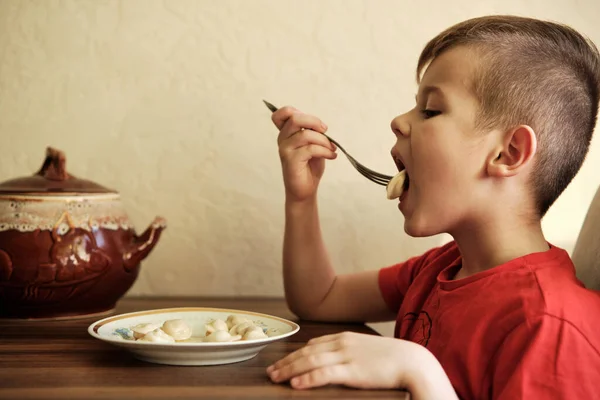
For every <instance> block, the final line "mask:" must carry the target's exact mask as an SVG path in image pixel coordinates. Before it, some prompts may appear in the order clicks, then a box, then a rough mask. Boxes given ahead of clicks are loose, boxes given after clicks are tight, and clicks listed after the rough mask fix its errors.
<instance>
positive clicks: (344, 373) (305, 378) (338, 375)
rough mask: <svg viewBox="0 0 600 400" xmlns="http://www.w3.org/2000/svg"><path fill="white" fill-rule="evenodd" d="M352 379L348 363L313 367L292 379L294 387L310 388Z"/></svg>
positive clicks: (291, 382)
mask: <svg viewBox="0 0 600 400" xmlns="http://www.w3.org/2000/svg"><path fill="white" fill-rule="evenodd" d="M349 380H350V367H349V366H348V364H337V365H329V366H327V367H323V368H317V369H313V370H312V371H310V372H307V373H305V374H302V375H300V376H296V377H294V378H292V379H291V380H290V384H291V385H292V387H293V388H294V389H308V388H314V387H320V386H325V385H343V384H345V383H347V382H348V381H349Z"/></svg>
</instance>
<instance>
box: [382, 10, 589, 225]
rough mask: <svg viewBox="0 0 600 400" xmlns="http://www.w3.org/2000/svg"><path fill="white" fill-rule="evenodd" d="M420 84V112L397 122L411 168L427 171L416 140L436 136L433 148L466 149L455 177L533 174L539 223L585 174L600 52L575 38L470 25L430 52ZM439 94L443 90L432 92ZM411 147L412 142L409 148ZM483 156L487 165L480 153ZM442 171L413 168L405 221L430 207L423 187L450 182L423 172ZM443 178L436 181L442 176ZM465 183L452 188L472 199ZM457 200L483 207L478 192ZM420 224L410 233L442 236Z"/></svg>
mask: <svg viewBox="0 0 600 400" xmlns="http://www.w3.org/2000/svg"><path fill="white" fill-rule="evenodd" d="M417 81H418V82H419V84H420V85H419V94H418V96H417V107H416V109H415V110H412V111H411V112H409V113H407V114H404V115H402V116H399V117H397V118H396V119H394V121H393V122H392V129H393V130H394V132H395V133H396V135H397V136H398V143H397V145H396V147H395V148H394V149H395V150H394V151H393V152H396V155H397V156H399V157H400V158H403V159H402V163H403V164H405V165H406V164H407V163H410V162H412V161H413V160H408V162H406V161H405V160H404V158H411V159H412V158H415V160H414V162H415V164H419V163H418V159H417V158H418V157H416V156H418V155H419V152H420V151H421V150H419V140H420V139H419V138H416V137H413V136H414V135H413V133H414V134H415V135H416V134H417V133H418V132H420V136H422V134H426V135H428V136H429V138H428V140H429V144H430V145H433V146H434V147H435V146H436V145H435V144H433V141H434V140H435V141H438V139H440V140H442V143H441V144H440V146H442V145H445V146H446V147H449V146H450V147H451V146H453V144H452V143H451V141H456V140H460V141H461V142H462V143H461V145H462V148H460V149H459V146H456V151H457V154H456V157H455V158H456V159H452V157H450V159H446V160H443V162H444V163H446V165H445V167H446V168H447V169H450V170H454V172H457V171H459V172H463V173H469V171H468V169H469V166H471V165H478V163H479V164H481V170H480V171H477V170H476V169H473V170H472V171H471V175H472V176H471V177H470V178H472V179H480V178H481V177H482V176H483V175H487V176H488V177H489V176H491V177H498V178H502V177H509V176H514V175H516V172H524V171H525V170H526V171H525V172H526V175H527V181H526V186H527V187H526V191H527V193H528V195H529V197H530V199H531V208H532V210H531V211H532V212H533V213H534V214H535V216H536V217H539V218H541V217H542V216H543V215H544V214H545V213H546V211H547V210H548V208H549V207H550V206H551V205H552V203H553V202H554V201H555V200H556V199H557V198H558V196H559V195H560V194H561V193H562V191H563V190H564V189H565V188H566V186H567V185H568V184H569V182H570V181H571V180H572V179H573V177H574V176H575V174H576V173H577V171H578V170H579V168H580V167H581V164H582V163H583V160H584V158H585V155H586V154H587V151H588V147H589V144H590V141H591V138H592V132H593V130H594V127H595V123H596V119H597V113H598V102H599V96H600V57H599V55H598V50H597V49H596V47H595V46H594V45H593V44H592V43H591V42H589V41H587V40H586V39H585V38H584V37H583V36H581V35H580V34H579V33H577V32H576V31H574V30H573V29H571V28H569V27H566V26H564V25H560V24H556V23H551V22H546V21H540V20H535V19H530V18H522V17H514V16H491V17H482V18H475V19H470V20H467V21H465V22H462V23H459V24H457V25H455V26H452V27H450V28H448V29H447V30H445V31H444V32H442V33H440V34H439V35H438V36H436V37H435V38H433V39H432V40H431V41H430V42H429V43H428V44H427V45H426V46H425V48H424V49H423V52H422V53H421V56H420V58H419V61H418V67H417ZM432 86H435V87H438V88H439V87H441V90H437V89H436V90H433V91H432V90H431V87H432ZM444 86H446V88H444ZM444 92H445V93H444ZM469 97H470V98H469ZM461 114H462V115H461ZM467 114H472V115H470V116H469V115H467ZM436 118H437V120H436ZM469 118H470V119H471V122H470V123H469V122H468V121H467V120H468V119H469ZM461 119H463V120H462V121H461ZM442 131H445V132H446V134H448V133H449V132H452V131H456V136H455V137H452V138H449V137H445V136H442V135H441V132H442ZM411 132H412V133H411ZM438 133H439V134H440V135H439V136H438V135H437V134H438ZM459 133H460V135H459ZM490 133H493V134H490ZM451 135H452V133H450V136H451ZM446 136H447V135H446ZM488 136H491V137H488ZM407 138H408V139H410V140H404V139H407ZM415 141H416V143H415ZM443 141H448V143H445V144H444V143H443ZM415 145H416V148H415ZM485 146H487V148H486V150H484V151H487V153H485V155H483V156H482V153H478V152H477V151H475V150H474V149H475V147H478V148H479V147H481V148H485ZM415 150H416V152H415ZM496 150H497V153H494V152H495V151H496ZM450 151H452V150H451V149H450ZM403 153H404V154H403ZM413 156H415V157H413ZM430 156H431V157H430V158H434V155H433V154H431V155H430ZM488 156H489V157H488ZM492 156H493V158H492ZM444 157H445V156H443V157H442V158H444ZM482 157H483V158H482ZM496 157H497V158H496ZM440 161H442V160H440ZM432 162H433V164H431V163H432ZM450 163H453V164H454V165H451V164H450ZM422 164H423V163H422ZM435 164H436V162H435V161H432V160H430V162H429V163H427V165H420V166H418V165H415V166H414V168H413V170H412V171H411V170H410V168H409V166H408V165H407V173H408V174H409V176H410V183H409V190H408V192H410V189H412V188H414V189H415V190H414V192H415V196H417V197H418V195H419V191H421V192H423V193H422V196H421V198H420V199H418V198H417V199H415V201H414V203H415V204H412V205H411V204H407V205H406V206H405V210H403V212H404V214H405V215H407V214H411V213H412V212H413V211H415V212H416V211H418V210H417V208H418V207H417V205H418V203H420V202H424V203H427V200H426V199H425V192H426V191H427V190H426V189H427V188H426V187H425V186H427V185H428V184H426V183H425V182H424V181H425V180H428V181H431V180H433V181H436V180H437V181H438V182H437V184H441V183H442V182H443V181H444V179H443V177H442V176H440V177H439V178H437V179H436V177H435V176H429V177H427V178H426V177H425V176H423V179H422V181H421V182H417V181H416V178H419V175H420V174H421V171H420V170H422V169H423V168H425V169H429V170H431V174H432V175H433V174H434V172H436V171H435V169H436V168H435ZM439 168H442V166H441V165H440V166H439ZM417 169H419V171H417ZM440 173H442V174H443V172H440V171H437V175H438V176H439V175H440ZM481 174H482V175H481ZM524 175H525V174H521V177H522V176H524ZM413 178H415V179H413ZM465 182H466V181H465V179H462V181H454V182H452V184H453V188H454V189H459V190H470V187H469V186H468V185H467V184H466V183H465ZM482 182H483V180H482ZM496 182H499V181H498V180H496ZM507 182H508V181H507ZM513 182H514V180H513ZM432 184H433V185H435V184H436V182H433V183H432ZM419 186H421V187H419ZM489 188H492V187H491V186H490V187H489ZM420 189H423V190H420ZM446 189H447V190H450V189H451V188H450V187H448V188H446ZM430 192H431V190H430ZM438 194H439V195H442V193H438ZM459 195H460V196H462V199H465V198H468V197H469V196H475V197H477V192H476V191H475V192H474V193H459ZM408 196H410V193H408V194H407V195H406V197H407V198H408ZM481 199H483V197H481V198H480V200H481ZM407 200H408V199H407ZM455 200H457V201H460V199H459V198H456V199H455ZM471 200H472V201H473V202H476V201H477V200H478V199H477V198H475V199H471ZM483 200H485V199H483ZM468 202H469V201H468V200H467V203H468ZM438 205H440V204H438ZM432 206H433V204H432ZM401 207H402V206H401ZM467 207H469V205H468V204H467ZM429 208H430V211H431V210H433V209H434V207H429ZM446 208H447V207H446ZM471 209H473V208H471ZM423 211H425V210H423ZM466 214H467V213H465V215H466ZM415 217H416V220H415V221H413V225H414V229H413V232H408V233H413V234H416V235H419V236H420V235H426V234H433V233H436V232H435V229H430V227H428V226H427V225H431V223H430V222H431V218H426V219H427V220H429V222H428V221H425V219H424V218H422V217H420V216H418V215H416V216H415ZM429 217H431V215H430V216H429ZM438 217H439V218H437V220H439V219H440V218H441V219H443V217H444V216H443V215H441V214H440V215H438ZM457 218H458V219H460V216H458V217H457ZM458 219H457V220H456V221H454V222H458ZM449 222H450V223H451V222H452V221H449ZM462 222H464V221H462ZM434 225H435V224H434ZM431 228H433V226H431ZM432 230H433V231H432Z"/></svg>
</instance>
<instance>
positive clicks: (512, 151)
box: [487, 125, 537, 177]
mask: <svg viewBox="0 0 600 400" xmlns="http://www.w3.org/2000/svg"><path fill="white" fill-rule="evenodd" d="M536 151H537V138H536V136H535V132H534V131H533V129H531V127H530V126H527V125H519V126H517V127H515V128H513V129H512V130H510V131H507V132H506V133H505V135H504V138H503V141H502V143H501V144H500V146H498V147H497V148H496V149H495V151H494V152H493V153H492V154H491V155H490V159H489V160H488V163H487V173H488V175H490V176H495V177H508V176H514V175H517V174H518V173H520V172H522V171H523V169H525V167H527V166H528V165H529V164H530V162H531V160H532V159H533V156H534V155H535V153H536Z"/></svg>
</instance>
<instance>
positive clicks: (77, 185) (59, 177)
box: [0, 147, 117, 195]
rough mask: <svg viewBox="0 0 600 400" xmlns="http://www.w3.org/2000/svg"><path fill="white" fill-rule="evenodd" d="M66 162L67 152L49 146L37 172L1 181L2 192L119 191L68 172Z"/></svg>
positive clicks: (53, 193) (73, 192)
mask: <svg viewBox="0 0 600 400" xmlns="http://www.w3.org/2000/svg"><path fill="white" fill-rule="evenodd" d="M66 162H67V160H66V157H65V153H63V152H62V151H60V150H57V149H54V148H52V147H48V148H47V149H46V159H45V160H44V163H43V164H42V167H41V168H40V170H39V171H38V172H37V173H36V174H34V175H32V176H26V177H21V178H15V179H11V180H8V181H4V182H2V183H0V194H8V193H11V194H16V193H23V194H51V195H61V194H62V195H68V194H77V193H117V192H116V191H115V190H112V189H108V188H106V187H104V186H101V185H99V184H97V183H95V182H92V181H88V180H85V179H79V178H77V177H75V176H73V175H71V174H69V173H67V169H66Z"/></svg>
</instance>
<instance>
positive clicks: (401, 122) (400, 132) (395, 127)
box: [391, 113, 410, 137]
mask: <svg viewBox="0 0 600 400" xmlns="http://www.w3.org/2000/svg"><path fill="white" fill-rule="evenodd" d="M391 128H392V132H394V135H396V137H400V136H404V137H408V136H410V124H409V123H408V113H406V114H402V115H398V116H397V117H396V118H394V119H393V120H392V123H391Z"/></svg>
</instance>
